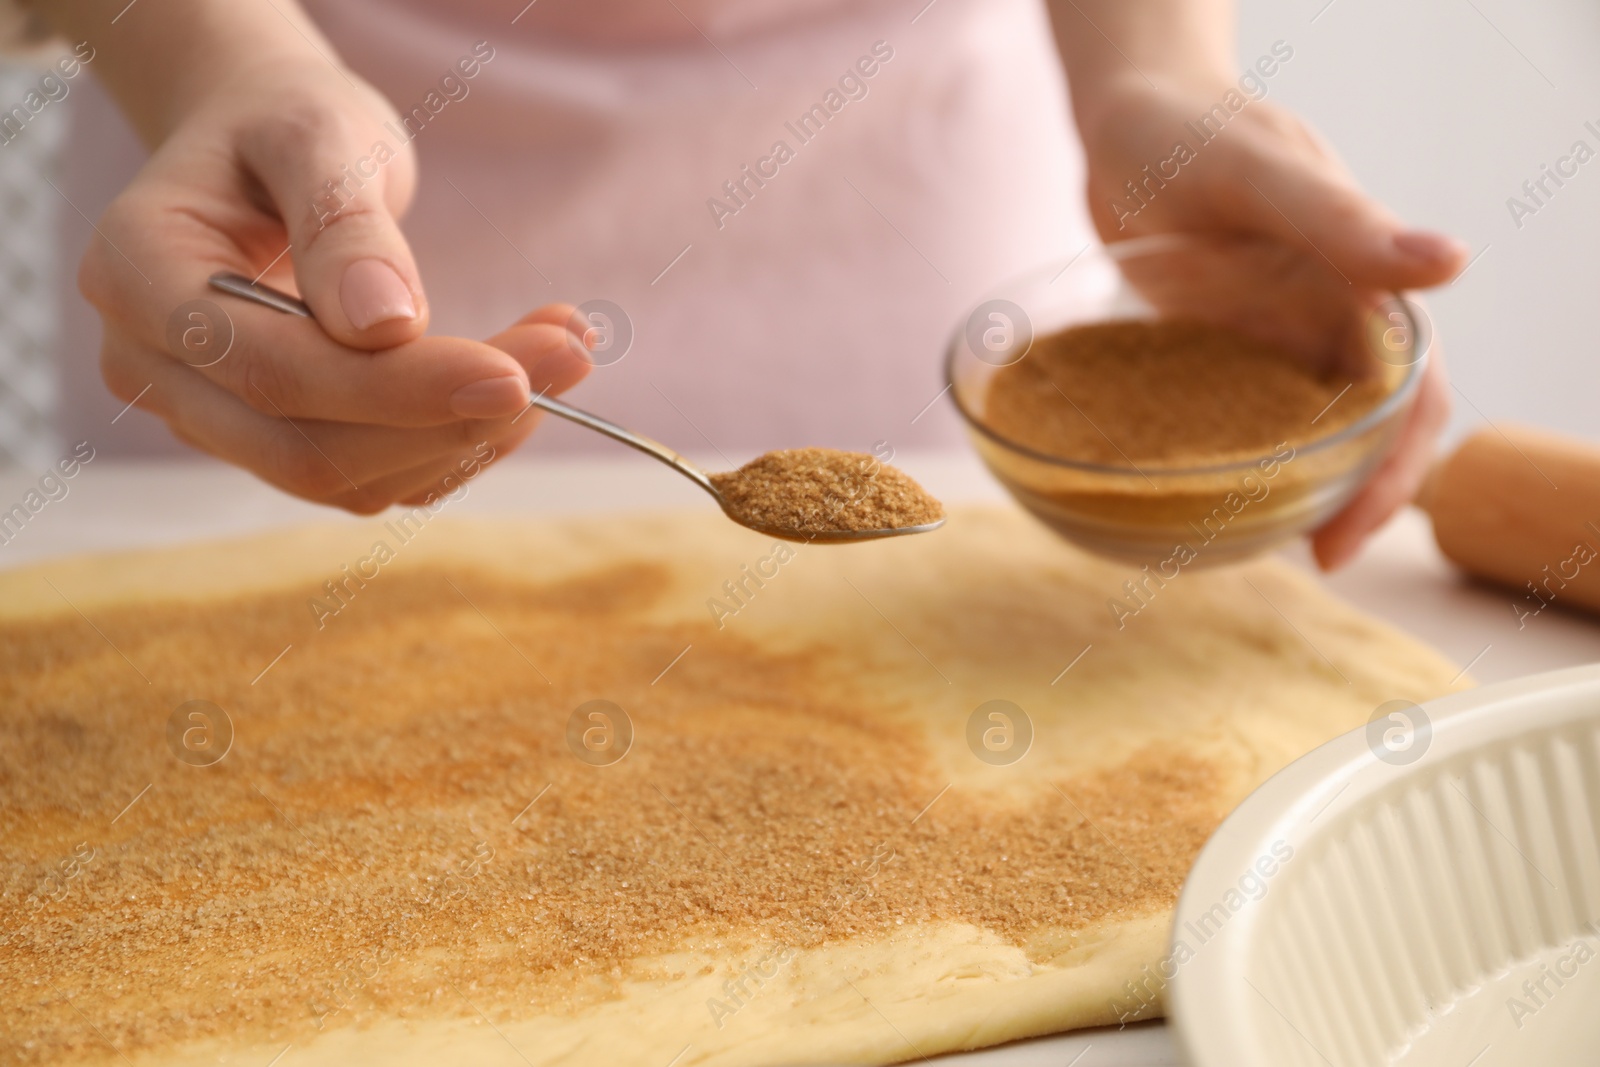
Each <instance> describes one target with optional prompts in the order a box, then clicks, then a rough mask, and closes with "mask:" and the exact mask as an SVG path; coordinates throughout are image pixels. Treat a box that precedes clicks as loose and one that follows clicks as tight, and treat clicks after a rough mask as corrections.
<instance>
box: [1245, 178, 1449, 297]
mask: <svg viewBox="0 0 1600 1067" xmlns="http://www.w3.org/2000/svg"><path fill="white" fill-rule="evenodd" d="M1247 181H1248V183H1249V184H1248V185H1247V187H1246V188H1245V189H1244V190H1243V191H1242V195H1243V196H1244V197H1245V198H1246V199H1247V202H1248V200H1251V199H1253V200H1254V201H1255V203H1254V205H1253V206H1252V208H1251V210H1250V213H1251V214H1252V215H1253V216H1254V218H1255V221H1256V223H1257V225H1258V226H1259V227H1260V228H1263V229H1265V230H1267V232H1269V233H1271V234H1272V235H1273V236H1275V237H1277V238H1278V239H1279V240H1282V241H1285V242H1287V243H1288V244H1291V245H1296V246H1299V247H1301V248H1304V249H1305V250H1306V251H1307V252H1308V253H1309V254H1311V255H1312V256H1313V257H1316V258H1320V259H1321V260H1323V261H1324V262H1326V263H1328V264H1329V265H1331V266H1332V267H1333V269H1334V270H1336V271H1337V272H1338V273H1339V274H1340V275H1342V276H1343V277H1344V279H1345V280H1346V281H1348V282H1350V283H1351V284H1352V285H1358V286H1363V287H1375V288H1383V289H1423V288H1427V287H1429V286H1434V285H1439V284H1442V283H1444V282H1447V281H1449V280H1450V279H1451V278H1453V277H1455V276H1456V274H1458V273H1459V272H1460V270H1461V268H1462V266H1463V265H1464V264H1465V263H1466V260H1467V248H1466V246H1465V245H1463V244H1462V243H1461V242H1459V241H1457V240H1455V239H1454V238H1451V237H1447V236H1445V235H1444V234H1440V233H1434V232H1431V231H1428V230H1414V229H1408V228H1407V227H1406V226H1405V225H1404V224H1403V223H1401V222H1400V220H1399V219H1397V218H1395V217H1394V215H1392V214H1390V212H1389V211H1388V210H1387V209H1385V208H1384V207H1383V206H1382V205H1380V204H1379V203H1378V202H1377V201H1375V200H1373V199H1372V198H1371V197H1369V196H1367V195H1366V194H1365V193H1363V192H1362V191H1361V190H1360V189H1358V188H1356V187H1355V186H1354V185H1352V184H1351V183H1350V182H1348V181H1346V180H1344V179H1343V178H1342V177H1341V176H1339V175H1337V174H1332V173H1319V172H1317V171H1315V170H1313V169H1311V168H1310V167H1306V166H1303V165H1302V166H1297V167H1293V168H1284V167H1282V166H1281V165H1280V166H1277V167H1264V168H1260V170H1259V173H1258V176H1257V177H1255V178H1253V179H1247Z"/></svg>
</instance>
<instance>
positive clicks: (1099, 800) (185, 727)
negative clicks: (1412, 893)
mask: <svg viewBox="0 0 1600 1067" xmlns="http://www.w3.org/2000/svg"><path fill="white" fill-rule="evenodd" d="M379 543H382V544H383V545H384V546H385V547H384V548H383V549H382V550H379V549H378V545H379ZM350 575H355V576H356V577H354V578H351V577H350ZM751 575H754V577H750V576H751ZM1139 577H1140V576H1139V575H1137V574H1134V573H1130V572H1129V571H1128V569H1127V568H1126V567H1124V566H1121V565H1118V564H1113V563H1105V562H1099V561H1096V560H1092V559H1090V558H1088V557H1085V556H1083V555H1081V554H1079V553H1077V552H1076V551H1074V550H1072V549H1070V548H1068V547H1067V546H1065V545H1063V544H1062V543H1061V542H1059V541H1058V540H1056V539H1055V538H1054V537H1053V536H1052V535H1050V534H1049V533H1047V532H1045V531H1043V530H1042V529H1040V528H1038V527H1036V526H1035V525H1033V524H1032V523H1031V522H1029V521H1028V520H1026V519H1024V518H1022V517H1021V516H1020V515H1018V514H1015V513H1013V512H1010V511H1002V510H988V509H984V510H966V511H958V512H956V513H955V514H954V515H953V516H952V518H951V520H950V522H949V525H948V526H947V528H946V529H944V530H942V531H940V532H938V533H935V534H931V535H926V536H920V537H915V538H908V539H902V540H897V541H891V542H884V543H878V544H872V545H861V546H847V547H842V548H840V547H817V546H793V545H787V546H784V545H778V544H776V543H775V542H773V541H772V540H770V539H768V538H763V537H760V536H759V535H755V534H752V533H750V532H748V531H742V530H739V529H737V528H735V527H733V526H732V525H731V524H729V523H727V522H726V521H725V520H723V519H721V518H720V517H715V516H711V515H693V516H685V515H657V516H623V517H616V516H613V517H607V518H605V519H604V520H585V521H571V522H562V523H537V524H535V523H515V522H502V523H457V522H450V521H448V520H444V519H437V520H426V521H424V520H418V521H417V522H415V523H414V524H412V525H411V526H409V527H407V528H406V529H401V528H399V527H397V526H396V525H395V524H394V523H389V524H379V523H349V524H339V525H329V526H325V527H317V528H313V529H306V530H300V531H293V532H288V533H281V534H275V535H272V536H268V537H261V538H256V539H252V540H246V541H235V542H230V543H222V544H206V545H200V546H194V547H188V548H183V549H175V550H168V551H159V552H147V553H137V554H127V555H121V556H115V557H96V558H87V559H78V560H70V561H65V562H61V563H55V564H49V565H45V566H41V567H36V568H32V569H29V570H23V571H16V572H11V573H8V574H4V575H0V858H3V861H4V868H3V871H4V881H3V883H0V914H3V916H4V918H3V920H0V921H3V927H0V973H3V974H4V975H5V976H6V981H5V982H4V983H3V984H0V1017H4V1018H5V1020H6V1025H5V1027H4V1033H3V1034H0V1058H3V1059H4V1060H6V1061H7V1062H22V1063H34V1062H51V1063H63V1064H100V1063H105V1064H110V1063H132V1064H134V1065H135V1067H144V1065H145V1064H147V1063H155V1062H160V1063H164V1064H175V1065H182V1064H200V1063H218V1062H227V1063H230V1064H266V1063H268V1062H269V1061H271V1060H272V1058H273V1057H274V1056H277V1055H279V1054H280V1053H282V1052H284V1050H285V1049H288V1050H290V1052H289V1055H290V1056H292V1059H286V1060H285V1061H284V1063H285V1067H290V1065H307V1064H342V1063H348V1062H384V1063H391V1064H403V1063H436V1062H458V1063H474V1064H507V1065H516V1064H524V1065H526V1064H533V1065H539V1067H544V1065H546V1064H552V1065H554V1064H563V1065H564V1064H592V1063H611V1064H640V1065H645V1067H667V1065H668V1064H669V1063H671V1064H673V1065H674V1067H689V1065H692V1064H778V1063H790V1064H792V1063H817V1062H835V1063H836V1062H851V1063H882V1062H892V1061H898V1060H905V1059H914V1058H917V1057H920V1056H928V1055H933V1054H935V1053H938V1052H943V1051H948V1050H952V1049H966V1048H975V1047H979V1046H983V1045H989V1044H994V1043H998V1042H1001V1041H1006V1040H1009V1039H1013V1038H1019V1037H1024V1036H1028V1035H1033V1034H1039V1033H1046V1032H1050V1031H1056V1030H1061V1029H1067V1028H1073V1027H1081V1026H1090V1025H1096V1024H1103V1023H1108V1022H1112V1023H1114V1022H1117V1021H1118V1019H1119V1017H1120V1018H1125V1019H1126V1018H1141V1017H1148V1016H1150V1015H1151V1014H1155V1013H1156V1012H1158V1011H1159V1003H1158V1002H1154V1003H1151V1004H1148V1005H1142V1004H1141V1002H1140V1001H1136V1000H1132V999H1130V996H1129V994H1128V992H1127V991H1126V990H1127V988H1128V987H1127V985H1126V983H1128V982H1130V981H1136V980H1140V976H1141V973H1142V969H1143V968H1146V967H1151V966H1154V965H1155V964H1156V962H1157V961H1158V960H1159V959H1160V957H1161V956H1162V955H1163V954H1164V952H1165V948H1166V937H1167V933H1168V926H1169V923H1170V915H1171V909H1172V905H1173V903H1174V901H1175V899H1176V893H1177V890H1178V888H1179V886H1180V884H1181V882H1182V879H1183V877H1184V874H1185V873H1186V871H1187V870H1188V867H1189V865H1190V863H1191V862H1192V860H1193V858H1194V855H1195V853H1196V852H1197V851H1198V849H1199V847H1200V845H1201V844H1202V843H1203V841H1204V839H1205V837H1206V836H1207V835H1208V834H1209V833H1210V831H1211V830H1212V829H1213V828H1214V827H1215V825H1216V824H1217V822H1218V821H1220V819H1221V818H1222V817H1223V815H1224V814H1225V813H1226V812H1227V811H1228V810H1229V809H1230V808H1231V807H1232V806H1233V805H1234V804H1236V803H1237V802H1238V801H1239V800H1240V799H1241V798H1242V797H1243V796H1244V795H1245V793H1246V792H1248V791H1249V790H1250V789H1251V788H1252V787H1254V786H1255V785H1256V784H1258V783H1259V782H1260V781H1262V780H1263V779H1264V778H1265V777H1266V776H1267V775H1268V774H1270V773H1271V772H1273V771H1274V770H1276V769H1278V768H1279V767H1281V766H1283V765H1284V764H1285V763H1287V762H1288V761H1289V760H1291V759H1292V758H1294V757H1295V756H1297V755H1299V754H1300V753H1302V752H1304V751H1306V750H1307V749H1309V748H1311V747H1312V746H1314V745H1316V744H1318V743H1320V742H1322V741H1325V740H1327V739H1328V738H1330V737H1332V736H1334V735H1335V734H1337V733H1340V732H1342V731H1344V730H1347V729H1350V728H1352V727H1354V726H1357V725H1359V724H1360V723H1362V722H1364V721H1366V719H1367V717H1368V716H1369V715H1370V714H1371V712H1372V710H1373V709H1374V708H1375V707H1376V706H1377V705H1379V704H1381V703H1383V702H1385V701H1388V700H1392V699H1397V698H1399V699H1409V700H1423V699H1427V698H1429V697H1432V696H1435V695H1438V694H1439V693H1441V692H1443V691H1445V690H1446V689H1447V688H1449V686H1450V684H1451V680H1452V677H1453V675H1454V674H1455V670H1454V668H1453V667H1451V666H1450V665H1449V664H1448V663H1447V662H1445V661H1444V660H1443V659H1442V658H1441V657H1439V656H1438V655H1437V654H1435V653H1433V652H1432V651H1430V650H1429V649H1427V648H1425V647H1423V646H1421V645H1419V644H1418V643H1416V642H1415V641H1413V640H1410V639H1408V638H1406V637H1404V636H1402V635H1401V634H1398V633H1396V632H1395V631H1393V630H1391V629H1389V628H1387V627H1385V626H1382V625H1380V624H1379V623H1377V622H1374V621H1372V620H1370V619H1367V618H1365V617H1364V616H1362V615H1360V614H1358V613H1357V612H1355V611H1353V610H1351V609H1350V608H1348V607H1346V606H1344V605H1342V604H1340V603H1338V602H1337V601H1335V600H1333V599H1331V598H1330V597H1328V596H1327V595H1326V594H1324V593H1322V592H1320V591H1319V590H1318V589H1317V588H1316V586H1315V585H1314V584H1313V583H1312V582H1311V581H1309V580H1308V579H1307V578H1305V577H1303V576H1300V575H1298V574H1296V573H1294V572H1292V571H1291V570H1289V569H1288V568H1286V567H1284V566H1282V565H1280V564H1276V563H1271V562H1260V563H1255V564H1252V565H1249V566H1247V567H1243V568H1232V569H1227V570H1219V571H1212V572H1195V571H1191V570H1185V571H1184V572H1182V573H1180V575H1179V576H1178V577H1177V578H1175V579H1173V580H1170V581H1168V582H1166V583H1165V585H1164V586H1161V587H1157V586H1155V585H1153V584H1151V585H1149V586H1148V588H1150V589H1151V590H1152V593H1151V595H1149V597H1148V603H1147V604H1146V606H1145V607H1144V608H1143V609H1142V610H1141V611H1139V613H1138V614H1137V615H1133V616H1131V617H1130V616H1128V615H1127V614H1126V613H1123V617H1122V619H1121V622H1122V624H1123V625H1122V627H1121V628H1120V629H1119V626H1118V619H1117V615H1116V614H1115V613H1113V612H1112V611H1111V610H1110V609H1109V608H1108V604H1107V601H1108V600H1112V599H1116V600H1119V601H1121V602H1123V603H1124V604H1125V605H1126V604H1128V603H1132V602H1130V601H1128V600H1126V591H1125V589H1124V587H1123V583H1124V582H1125V581H1128V580H1130V579H1137V578H1139ZM329 582H332V583H337V584H339V585H340V586H341V587H342V592H341V595H340V598H339V599H335V598H333V597H332V596H330V595H329V590H330V587H329V586H328V585H326V584H325V583H329ZM725 583H726V584H725ZM730 590H732V591H733V592H734V593H736V594H737V595H736V596H735V595H730ZM318 602H320V604H321V607H320V608H319V607H317V603H318ZM335 609H337V610H335ZM286 646H287V648H286ZM1085 649H1087V651H1085ZM1069 664H1070V665H1071V666H1070V669H1066V668H1068V666H1069ZM192 700H203V701H209V702H212V704H214V705H216V706H217V707H219V708H221V709H223V710H224V711H225V712H226V715H227V719H228V721H229V722H231V724H232V730H233V737H232V740H231V745H230V747H229V748H228V750H227V752H226V755H224V756H223V757H222V758H221V759H220V761H218V762H215V763H212V764H210V765H195V764H196V763H197V762H198V763H203V762H204V761H205V759H208V758H210V756H214V755H215V754H216V753H217V752H218V751H219V748H218V747H217V746H219V745H220V743H221V741H222V740H223V739H224V734H225V730H224V724H223V723H222V722H221V721H220V720H218V721H210V720H197V719H192V718H188V717H186V716H187V715H188V712H179V711H178V709H179V708H180V707H181V706H182V705H184V704H185V703H186V702H188V701H192ZM593 700H605V701H611V702H613V703H614V704H615V705H617V706H618V707H620V708H622V709H624V711H625V712H626V716H627V720H628V722H629V723H631V726H632V730H633V739H632V742H631V749H630V750H629V751H627V753H626V755H625V756H623V757H622V758H621V759H620V760H618V761H616V762H613V763H609V764H608V765H595V764H596V763H603V762H604V760H605V759H606V758H609V756H610V755H614V754H615V752H616V751H617V747H616V746H617V745H618V744H620V742H619V740H618V739H619V738H620V737H621V736H622V733H621V732H618V731H621V730H622V729H623V725H624V724H623V723H621V722H620V721H614V722H610V723H606V722H604V721H602V720H594V719H590V718H587V714H588V712H587V711H585V712H584V713H583V714H581V715H579V717H578V721H577V724H576V726H575V727H573V726H572V725H571V723H570V722H569V720H572V719H573V716H574V712H575V710H576V709H578V708H579V707H580V705H585V704H586V703H587V702H589V701H593ZM993 700H1004V701H1010V702H1012V703H1013V704H1015V705H1016V706H1017V707H1020V708H1021V709H1022V711H1023V713H1024V715H1025V717H1026V723H1031V727H1032V732H1033V737H1032V741H1031V746H1029V747H1027V750H1026V754H1025V755H1023V756H1021V758H1020V759H1017V760H1015V761H1014V762H1010V763H1005V762H1004V759H1005V758H1006V757H1007V756H1009V755H1011V754H1014V753H1015V752H1016V751H1020V747H1014V748H1012V749H1010V750H1006V749H1004V748H1003V744H1004V742H1005V741H1006V735H1005V729H1006V728H1007V725H1008V724H1007V723H1006V721H1005V720H996V719H990V718H987V712H985V713H983V714H980V715H979V717H978V723H977V726H976V727H975V728H974V729H975V732H974V733H973V734H972V736H974V737H976V738H978V739H979V740H978V741H977V742H975V745H976V747H969V741H968V738H969V720H971V719H972V717H973V715H974V712H975V710H976V709H978V708H979V707H980V705H983V704H985V703H986V702H988V701H993ZM194 707H201V708H202V709H203V707H204V706H199V705H197V706H191V708H190V709H189V710H190V711H192V710H193V709H194ZM595 707H602V708H603V706H597V705H591V706H589V708H588V711H592V710H594V708H595ZM175 717H176V718H177V720H178V722H177V726H176V727H174V728H173V729H172V730H170V731H169V722H170V721H171V720H173V719H174V718H175ZM613 717H614V716H613ZM213 718H215V716H214V715H213ZM1011 718H1012V720H1014V721H1011V722H1010V723H1009V728H1010V729H1011V731H1012V733H1011V735H1010V736H1011V741H1012V744H1013V745H1014V746H1019V745H1020V739H1021V738H1022V736H1023V735H1024V734H1025V733H1026V724H1025V723H1024V722H1023V721H1022V720H1021V719H1019V718H1018V717H1017V716H1015V715H1012V717H1011ZM592 726H598V727H599V729H600V730H601V732H600V733H598V734H593V735H589V736H590V739H591V741H593V742H594V743H595V744H601V743H603V742H605V741H606V739H607V736H608V735H606V734H605V732H604V731H605V729H607V728H608V727H609V728H610V729H611V730H613V733H612V734H611V735H609V737H610V740H611V742H612V744H613V747H612V748H611V749H609V750H602V751H601V752H600V753H599V754H598V755H596V754H595V750H594V748H593V747H590V748H588V749H585V748H584V741H583V739H584V737H585V734H584V730H586V729H589V728H590V727H592ZM991 727H997V728H999V729H1000V730H1001V733H999V734H990V735H989V737H990V740H991V742H992V743H993V744H996V745H1000V746H1002V749H1001V751H1000V753H999V755H998V756H997V755H995V753H994V752H993V751H991V750H990V749H986V748H984V745H983V743H982V740H981V739H982V738H983V736H984V733H983V731H984V730H987V729H990V728H991ZM569 728H570V729H569ZM207 729H209V730H211V731H212V732H211V733H210V734H207V733H205V731H206V730H207ZM190 730H198V731H199V732H198V733H186V731H190ZM569 737H571V738H575V739H576V740H574V741H572V742H571V743H570V744H569ZM169 738H170V739H171V740H169ZM208 742H209V743H210V744H211V745H212V747H211V748H209V749H208V748H207V747H206V745H207V743H208ZM580 750H581V751H584V752H587V753H588V754H589V755H588V761H587V762H586V761H585V760H581V759H580V758H578V755H576V754H575V753H577V752H579V751H580ZM196 751H198V752H199V753H200V754H201V755H200V757H194V755H193V754H194V753H195V752H196ZM977 752H986V753H989V761H987V762H986V761H985V760H984V759H980V758H979V757H978V755H976V754H975V753H977ZM178 753H188V754H189V758H190V759H191V762H187V763H186V762H183V761H182V760H180V759H179V758H178ZM206 753H209V754H210V755H209V756H208V755H206Z"/></svg>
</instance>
